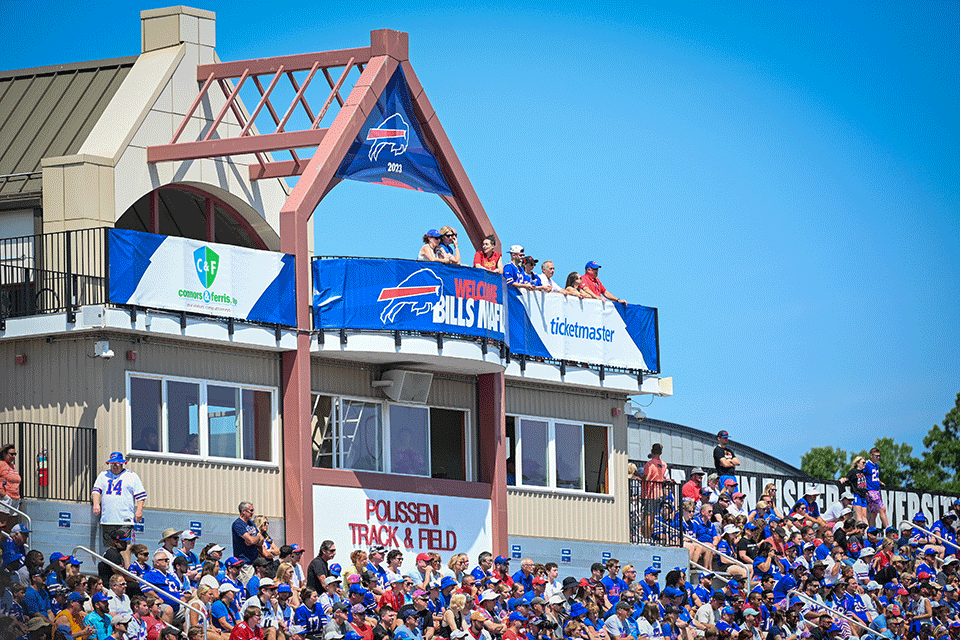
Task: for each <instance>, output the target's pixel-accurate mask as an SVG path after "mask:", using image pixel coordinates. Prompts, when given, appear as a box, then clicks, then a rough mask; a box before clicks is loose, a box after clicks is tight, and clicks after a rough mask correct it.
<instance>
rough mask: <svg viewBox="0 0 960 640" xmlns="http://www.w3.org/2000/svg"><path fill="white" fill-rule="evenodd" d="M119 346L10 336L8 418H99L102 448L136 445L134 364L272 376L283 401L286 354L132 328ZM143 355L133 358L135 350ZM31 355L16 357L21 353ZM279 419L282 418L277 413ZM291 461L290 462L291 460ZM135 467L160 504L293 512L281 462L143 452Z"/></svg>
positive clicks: (0, 369) (1, 348)
mask: <svg viewBox="0 0 960 640" xmlns="http://www.w3.org/2000/svg"><path fill="white" fill-rule="evenodd" d="M106 338H107V339H109V340H110V347H111V348H112V349H113V351H114V352H115V353H116V354H117V355H116V357H114V358H113V359H111V360H102V359H100V358H93V357H92V354H93V343H94V342H95V341H96V340H98V339H104V337H102V336H99V337H94V336H89V337H84V338H77V339H68V340H57V341H54V342H51V343H46V342H45V341H44V340H42V339H41V340H32V341H24V342H19V341H18V342H2V343H0V373H2V379H3V384H0V420H4V421H5V420H25V421H33V422H43V423H49V424H64V425H84V426H96V428H97V449H98V451H97V458H98V459H99V460H106V458H107V456H108V455H109V452H111V451H124V452H126V451H128V450H129V445H128V443H127V442H126V419H127V418H126V416H127V410H126V372H127V371H136V372H141V373H151V374H163V375H170V376H182V377H186V378H197V379H204V380H212V381H220V382H235V383H242V384H256V385H263V386H270V387H274V388H276V389H277V393H278V395H277V406H278V408H279V406H280V396H279V387H280V364H279V355H278V354H274V353H267V352H250V351H240V350H237V349H230V348H210V347H204V346H191V345H186V344H181V345H178V344H174V343H167V342H163V343H161V342H154V341H151V342H141V343H136V342H135V340H132V339H131V338H130V337H129V336H117V335H113V336H107V337H106ZM131 349H132V350H135V351H136V352H137V360H136V361H129V360H126V358H125V353H126V352H127V351H128V350H131ZM18 353H24V354H26V355H27V364H26V365H22V366H21V365H15V364H14V355H15V354H18ZM277 424H278V427H279V420H278V421H277ZM276 440H277V443H278V447H280V450H279V451H278V453H277V460H278V461H282V460H283V450H282V446H283V439H282V438H280V437H277V439H276ZM281 466H282V465H281ZM130 468H131V469H132V470H134V471H136V472H137V474H138V475H139V476H140V477H141V478H142V479H143V483H144V486H145V487H146V489H147V492H148V493H149V494H150V495H149V498H148V499H147V504H148V506H149V507H150V508H153V509H173V510H188V511H196V512H205V513H228V514H232V513H235V512H236V508H237V504H238V503H239V502H240V501H241V500H249V501H251V502H253V503H254V504H255V505H257V510H258V512H260V513H265V514H267V515H268V516H270V517H273V518H279V517H281V516H282V514H283V496H282V487H283V482H282V476H281V472H280V468H271V469H263V468H259V467H247V466H242V465H231V464H207V463H202V462H193V461H187V460H183V459H175V458H172V459H164V460H156V459H134V461H133V463H132V464H131V465H130Z"/></svg>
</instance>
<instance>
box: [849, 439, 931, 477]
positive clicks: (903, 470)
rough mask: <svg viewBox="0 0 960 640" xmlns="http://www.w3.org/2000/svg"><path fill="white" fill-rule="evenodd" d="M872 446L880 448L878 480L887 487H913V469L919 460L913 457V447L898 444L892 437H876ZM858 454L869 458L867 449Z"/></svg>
mask: <svg viewBox="0 0 960 640" xmlns="http://www.w3.org/2000/svg"><path fill="white" fill-rule="evenodd" d="M873 446H874V447H876V448H877V449H879V450H880V480H881V481H883V483H884V484H886V485H887V486H888V487H913V470H914V469H915V468H916V466H917V465H918V464H919V462H920V460H919V459H918V458H915V457H913V447H911V446H910V445H908V444H898V443H896V442H894V441H893V438H877V441H876V442H874V443H873ZM859 455H861V456H863V457H864V458H866V459H867V460H869V459H870V451H869V450H866V449H864V450H863V451H861V452H860V454H859Z"/></svg>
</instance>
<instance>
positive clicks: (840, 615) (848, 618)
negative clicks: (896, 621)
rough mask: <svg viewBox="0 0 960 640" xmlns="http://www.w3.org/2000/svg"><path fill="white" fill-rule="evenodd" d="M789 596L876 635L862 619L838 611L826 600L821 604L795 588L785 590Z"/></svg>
mask: <svg viewBox="0 0 960 640" xmlns="http://www.w3.org/2000/svg"><path fill="white" fill-rule="evenodd" d="M791 596H797V597H798V598H800V599H801V600H803V601H804V602H806V603H807V604H812V605H815V606H817V607H821V608H823V609H826V610H827V611H829V612H830V615H833V616H837V617H838V618H843V619H844V620H846V621H847V622H852V623H853V624H855V625H857V626H858V627H861V628H862V629H864V630H865V631H866V632H867V633H869V634H870V635H878V634H877V632H876V631H874V630H873V629H871V628H870V627H868V626H867V625H865V624H863V622H862V621H860V620H858V619H856V618H854V617H852V616H848V615H847V614H845V613H843V612H842V611H840V610H839V609H834V608H833V607H831V606H829V605H827V603H826V602H824V603H823V604H821V603H819V602H817V601H816V600H814V599H813V598H811V597H810V596H808V595H807V594H805V593H803V592H802V591H798V590H796V589H791V590H790V591H788V592H787V597H788V598H790V597H791Z"/></svg>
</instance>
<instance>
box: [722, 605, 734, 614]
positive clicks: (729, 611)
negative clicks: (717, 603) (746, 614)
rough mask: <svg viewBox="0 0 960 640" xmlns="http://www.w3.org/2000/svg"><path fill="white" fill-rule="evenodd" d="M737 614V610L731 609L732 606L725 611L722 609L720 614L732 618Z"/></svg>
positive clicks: (728, 606) (725, 608)
mask: <svg viewBox="0 0 960 640" xmlns="http://www.w3.org/2000/svg"><path fill="white" fill-rule="evenodd" d="M736 612H737V610H736V609H734V608H733V607H731V606H730V605H727V606H725V607H724V608H723V609H720V613H723V614H726V615H728V616H732V615H733V614H735V613H736Z"/></svg>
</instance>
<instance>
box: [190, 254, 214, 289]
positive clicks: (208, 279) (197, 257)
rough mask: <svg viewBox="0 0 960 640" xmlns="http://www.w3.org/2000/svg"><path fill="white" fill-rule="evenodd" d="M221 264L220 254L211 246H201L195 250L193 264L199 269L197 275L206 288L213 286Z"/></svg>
mask: <svg viewBox="0 0 960 640" xmlns="http://www.w3.org/2000/svg"><path fill="white" fill-rule="evenodd" d="M219 265H220V256H218V255H217V253H216V252H215V251H214V250H213V249H211V248H210V247H200V248H199V249H197V250H196V251H194V252H193V266H194V267H196V269H197V277H198V278H200V285H201V286H202V287H203V288H204V289H209V288H210V287H211V286H213V281H214V280H216V278H217V267H218V266H219Z"/></svg>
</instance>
